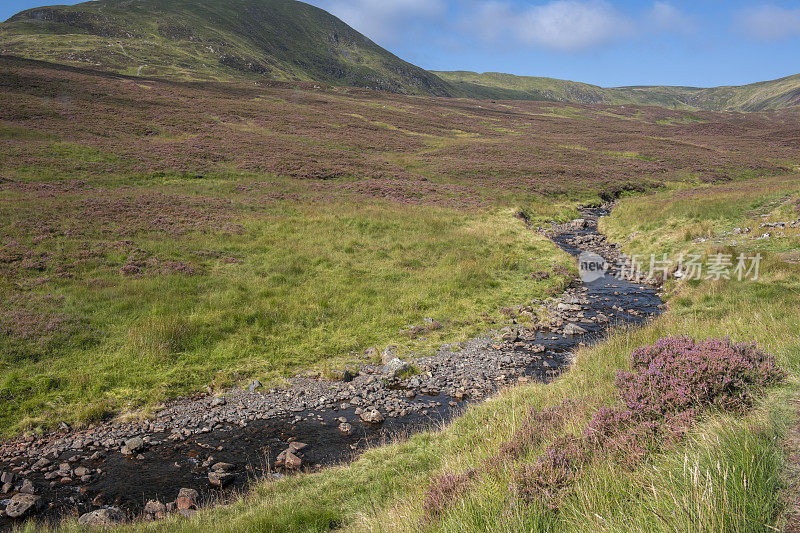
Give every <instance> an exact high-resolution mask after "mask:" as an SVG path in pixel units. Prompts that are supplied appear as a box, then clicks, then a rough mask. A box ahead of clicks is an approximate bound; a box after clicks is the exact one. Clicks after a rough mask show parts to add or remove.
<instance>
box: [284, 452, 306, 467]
mask: <svg viewBox="0 0 800 533" xmlns="http://www.w3.org/2000/svg"><path fill="white" fill-rule="evenodd" d="M283 464H284V466H285V467H286V468H291V469H294V470H297V469H298V468H300V467H301V466H303V460H302V459H300V458H299V457H297V456H296V455H295V454H294V453H292V452H291V451H290V452H287V453H286V456H285V457H284V458H283Z"/></svg>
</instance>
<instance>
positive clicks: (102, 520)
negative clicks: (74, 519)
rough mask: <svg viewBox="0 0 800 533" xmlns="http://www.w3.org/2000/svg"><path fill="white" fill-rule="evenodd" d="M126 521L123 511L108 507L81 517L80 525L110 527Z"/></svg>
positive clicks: (79, 519)
mask: <svg viewBox="0 0 800 533" xmlns="http://www.w3.org/2000/svg"><path fill="white" fill-rule="evenodd" d="M124 520H125V515H124V514H123V512H122V510H121V509H118V508H116V507H106V508H104V509H98V510H96V511H92V512H91V513H86V514H83V515H81V517H80V518H78V525H81V526H99V527H108V526H115V525H117V524H120V523H122V522H123V521H124Z"/></svg>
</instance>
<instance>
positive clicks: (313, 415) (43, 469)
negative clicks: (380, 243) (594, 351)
mask: <svg viewBox="0 0 800 533" xmlns="http://www.w3.org/2000/svg"><path fill="white" fill-rule="evenodd" d="M605 213H606V211H604V210H602V209H598V210H586V211H585V212H584V217H585V218H584V219H582V220H581V221H578V222H573V223H569V224H565V225H562V226H556V227H554V228H552V229H550V230H549V231H548V236H549V237H550V238H552V239H553V241H554V242H555V243H556V244H558V245H559V246H560V247H561V248H562V249H564V250H565V251H567V252H569V253H570V254H572V255H575V256H577V255H578V254H580V253H581V252H582V251H592V252H594V253H597V254H599V255H601V256H602V257H604V258H605V259H606V260H607V261H608V262H609V263H611V264H612V265H613V264H618V263H619V261H620V259H621V257H620V254H619V252H618V251H617V248H616V247H615V246H613V245H610V244H609V243H607V242H606V240H605V238H604V237H602V235H600V234H599V233H598V231H597V217H598V216H601V215H603V214H605ZM612 271H613V268H612ZM660 304H661V301H660V299H659V298H658V295H657V291H656V289H655V288H654V287H653V286H651V285H648V284H642V283H638V284H637V283H632V282H630V281H627V280H624V279H618V278H616V277H610V276H606V277H603V278H601V279H598V280H596V281H593V282H591V283H585V284H584V283H577V282H576V283H575V284H574V286H572V287H570V289H568V290H567V291H566V293H565V294H564V295H563V296H562V297H560V298H557V299H550V300H548V301H534V302H531V304H530V306H527V307H522V308H516V309H512V310H510V311H509V312H510V314H512V315H515V314H522V313H530V312H532V311H534V310H536V309H543V310H545V311H546V313H547V319H546V320H545V321H542V322H541V323H539V324H538V325H537V326H536V327H534V328H527V329H526V328H521V327H520V328H516V327H509V328H506V329H504V330H503V331H501V332H500V333H499V334H498V335H491V336H487V337H482V338H477V339H473V340H470V341H467V342H465V343H462V344H461V345H458V346H445V347H442V349H441V350H440V351H439V352H438V353H437V354H436V355H434V356H430V357H421V358H417V359H415V360H413V365H414V369H416V370H417V371H418V372H417V373H414V372H409V373H408V374H401V375H400V376H395V377H393V376H392V375H391V374H392V372H388V373H387V369H386V368H384V366H382V365H364V366H362V368H361V369H360V371H359V372H358V373H357V375H345V376H342V377H343V379H342V380H340V381H336V382H332V381H319V380H310V379H296V380H293V381H292V383H291V385H290V386H289V387H287V388H285V389H280V390H278V389H272V390H266V391H264V390H261V389H260V388H254V389H253V390H246V391H243V390H236V391H230V392H228V393H227V394H225V395H223V397H221V398H211V397H202V396H199V397H197V398H192V399H184V400H179V401H176V402H174V403H172V404H171V405H169V406H168V407H167V408H166V409H164V410H162V411H161V412H159V413H158V414H157V415H156V416H155V417H154V418H153V419H152V420H148V421H145V422H137V423H131V424H111V423H109V424H104V425H101V426H98V427H94V428H90V429H87V430H84V431H80V432H66V433H62V434H53V435H48V436H47V437H45V438H42V439H38V440H29V441H26V440H17V441H13V442H9V443H6V444H4V445H3V446H2V447H1V448H0V471H3V472H5V473H6V474H7V476H6V477H7V479H8V486H4V487H3V491H4V493H6V496H3V498H4V500H3V504H4V505H8V504H9V503H11V502H12V497H13V495H14V494H15V493H19V492H22V493H27V492H33V493H34V494H33V495H28V496H21V497H18V501H19V500H20V499H22V500H27V501H28V502H32V503H31V506H30V507H29V508H28V509H26V510H25V512H23V513H22V514H21V516H20V518H19V519H22V518H25V517H34V518H35V519H37V520H57V519H59V518H61V517H64V516H80V515H82V514H84V513H87V512H90V511H93V510H98V509H106V510H107V509H108V508H109V507H115V508H119V509H120V510H121V511H122V513H123V514H124V515H126V516H127V517H128V518H135V517H138V516H142V515H143V514H145V511H153V510H156V511H157V512H163V511H162V508H161V507H160V506H154V505H150V506H148V505H146V504H147V502H148V501H151V500H152V501H160V502H170V503H173V501H174V500H176V497H177V496H178V493H179V491H180V489H182V488H190V489H195V490H197V491H198V495H199V498H198V502H197V505H202V504H203V503H204V502H205V501H210V500H211V499H214V498H216V497H218V496H220V495H224V494H226V493H227V491H230V490H231V489H235V488H245V487H246V486H247V485H248V483H250V482H251V481H253V480H257V479H262V478H264V477H270V476H280V475H284V474H285V473H287V472H294V471H298V470H314V469H317V468H321V467H324V466H328V465H331V464H336V463H340V462H344V461H349V460H351V459H352V458H353V457H355V456H356V455H357V453H358V452H359V451H360V450H363V449H364V447H366V446H368V445H370V444H371V443H380V442H382V441H384V440H391V439H394V438H398V437H402V436H403V435H406V434H408V433H409V432H414V431H419V430H422V429H425V428H428V427H430V426H431V425H433V424H436V423H439V422H442V421H447V420H449V419H451V418H452V417H454V416H456V415H457V414H458V413H459V412H460V411H461V410H462V409H463V408H464V407H465V406H466V405H467V404H468V403H470V402H475V401H480V400H481V399H483V398H485V397H487V396H489V395H491V394H494V393H495V392H496V391H497V390H499V389H501V388H503V387H506V386H509V385H513V384H515V383H519V382H525V381H528V380H531V379H537V380H549V379H552V378H553V377H554V376H556V375H557V374H558V373H559V372H560V371H561V370H562V369H563V368H565V367H566V366H568V364H569V362H570V359H571V353H572V351H573V350H574V349H575V347H576V346H578V345H580V344H582V343H590V342H594V341H595V340H597V339H598V338H600V337H602V335H603V334H604V333H606V332H607V331H608V328H610V327H612V326H613V325H615V324H619V323H639V322H642V321H644V320H646V319H647V318H649V317H652V316H654V315H656V314H657V313H658V312H659V308H660V307H659V306H660ZM499 337H502V339H499ZM385 359H386V360H387V362H388V363H390V364H389V366H391V363H392V360H393V356H392V354H391V352H388V353H386V357H385ZM292 443H295V444H292ZM297 443H302V444H305V445H306V446H300V445H299V444H297ZM287 450H292V453H291V455H289V454H287V453H284V452H286V451H287ZM282 453H283V454H284V455H283V458H282V461H279V462H278V465H276V459H278V458H279V457H280V456H281V454H282ZM287 459H288V460H287ZM281 463H282V464H281ZM5 481H6V479H5V478H4V482H5ZM212 482H217V483H218V484H220V485H224V488H219V487H216V486H214V485H213V484H212ZM5 489H8V490H7V491H6V490H5ZM37 498H38V500H37ZM34 500H35V501H34ZM178 506H180V507H192V506H191V505H187V502H186V501H181V500H179V501H178V502H177V504H175V507H176V508H177V507H178ZM14 510H15V513H14V514H16V510H18V509H17V507H14ZM163 510H168V509H166V508H164V509H163ZM182 511H183V512H184V513H187V514H190V513H191V512H192V511H193V510H192V509H191V508H188V509H182ZM2 520H3V522H2V525H3V526H5V527H10V526H11V525H12V524H13V523H14V520H12V519H11V518H9V517H4V518H3V519H2Z"/></svg>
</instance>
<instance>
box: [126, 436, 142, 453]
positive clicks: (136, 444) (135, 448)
mask: <svg viewBox="0 0 800 533" xmlns="http://www.w3.org/2000/svg"><path fill="white" fill-rule="evenodd" d="M123 448H125V449H127V450H128V453H126V454H125V455H133V454H135V453H139V452H140V451H142V450H144V448H145V444H144V440H143V439H142V438H141V437H133V438H131V439H128V440H126V441H125V446H123ZM123 453H125V452H123Z"/></svg>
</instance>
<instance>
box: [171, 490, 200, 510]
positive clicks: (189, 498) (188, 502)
mask: <svg viewBox="0 0 800 533" xmlns="http://www.w3.org/2000/svg"><path fill="white" fill-rule="evenodd" d="M199 499H200V494H198V492H197V491H196V490H194V489H181V490H180V491H178V497H177V498H175V505H176V507H177V508H178V509H179V510H181V509H197V502H198V500H199Z"/></svg>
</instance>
